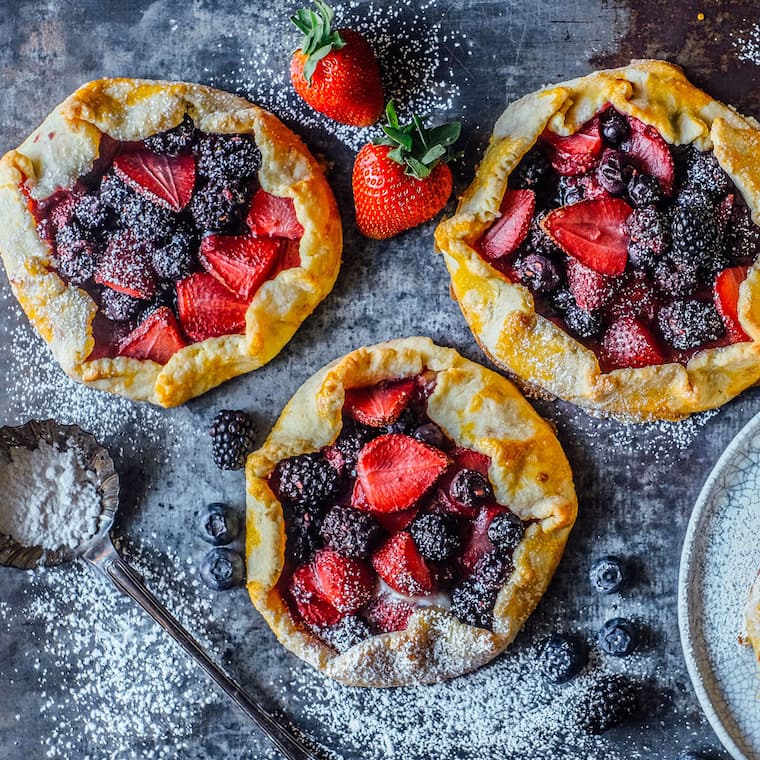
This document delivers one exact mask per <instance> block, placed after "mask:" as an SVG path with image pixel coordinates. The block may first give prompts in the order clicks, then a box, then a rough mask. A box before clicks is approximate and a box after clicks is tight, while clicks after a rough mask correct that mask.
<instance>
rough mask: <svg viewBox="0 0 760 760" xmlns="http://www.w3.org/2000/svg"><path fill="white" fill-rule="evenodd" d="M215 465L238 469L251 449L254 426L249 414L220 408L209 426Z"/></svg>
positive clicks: (221, 467)
mask: <svg viewBox="0 0 760 760" xmlns="http://www.w3.org/2000/svg"><path fill="white" fill-rule="evenodd" d="M209 434H210V435H211V443H212V451H213V455H214V462H215V463H216V466H217V467H219V468H220V469H222V470H239V469H241V468H242V467H243V465H244V464H245V460H246V457H247V456H248V454H249V453H250V452H251V450H252V449H253V436H254V427H253V420H251V418H250V416H249V415H248V414H246V413H245V412H243V411H241V410H235V409H222V410H221V411H220V412H219V413H218V414H217V415H216V417H214V419H213V420H212V422H211V427H210V428H209Z"/></svg>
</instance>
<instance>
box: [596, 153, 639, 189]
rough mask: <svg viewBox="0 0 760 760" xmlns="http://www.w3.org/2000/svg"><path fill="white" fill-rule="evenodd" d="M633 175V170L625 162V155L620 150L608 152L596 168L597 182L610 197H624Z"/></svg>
mask: <svg viewBox="0 0 760 760" xmlns="http://www.w3.org/2000/svg"><path fill="white" fill-rule="evenodd" d="M631 174H632V169H631V167H630V166H629V165H628V164H627V163H626V161H625V153H623V152H622V151H620V150H606V151H605V152H604V155H603V156H602V160H601V161H600V162H599V166H597V168H596V178H597V181H598V182H599V184H600V185H601V186H602V187H603V188H604V189H605V190H606V191H607V192H608V193H609V194H610V195H622V194H623V193H624V192H625V189H626V187H627V186H628V181H629V180H630V178H631Z"/></svg>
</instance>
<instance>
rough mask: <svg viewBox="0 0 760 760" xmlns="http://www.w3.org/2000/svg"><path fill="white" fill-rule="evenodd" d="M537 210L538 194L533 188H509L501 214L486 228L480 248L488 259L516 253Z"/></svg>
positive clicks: (500, 210) (503, 201)
mask: <svg viewBox="0 0 760 760" xmlns="http://www.w3.org/2000/svg"><path fill="white" fill-rule="evenodd" d="M535 210H536V194H535V193H534V192H533V191H532V190H507V192H506V193H504V199H503V200H502V202H501V208H500V209H499V213H500V214H501V216H500V217H499V218H498V219H497V220H496V221H495V222H494V223H493V224H492V225H491V226H490V227H489V228H488V229H487V230H486V233H485V234H484V235H483V238H482V239H481V241H480V250H481V252H482V253H483V255H484V256H485V257H486V258H488V259H491V260H493V259H500V258H502V257H503V256H508V255H509V254H511V253H514V252H515V251H516V250H517V249H518V248H519V247H520V245H521V243H522V242H523V240H525V236H526V235H527V234H528V230H529V229H530V222H531V219H533V212H534V211H535Z"/></svg>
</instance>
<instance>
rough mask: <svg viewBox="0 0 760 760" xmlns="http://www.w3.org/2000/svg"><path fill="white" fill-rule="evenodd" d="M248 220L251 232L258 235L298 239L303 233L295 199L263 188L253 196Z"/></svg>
mask: <svg viewBox="0 0 760 760" xmlns="http://www.w3.org/2000/svg"><path fill="white" fill-rule="evenodd" d="M247 221H248V227H249V229H250V230H251V233H252V234H253V235H256V236H257V237H281V238H287V239H288V240H298V239H299V238H300V237H301V236H302V235H303V226H302V225H301V222H299V221H298V217H297V216H296V207H295V205H294V203H293V199H292V198H283V197H281V196H279V195H271V194H270V193H267V192H266V191H264V190H261V189H259V190H257V191H256V194H255V195H254V196H253V200H252V201H251V208H250V211H249V212H248V219H247Z"/></svg>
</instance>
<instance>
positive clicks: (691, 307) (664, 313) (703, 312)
mask: <svg viewBox="0 0 760 760" xmlns="http://www.w3.org/2000/svg"><path fill="white" fill-rule="evenodd" d="M657 323H658V325H659V327H660V331H661V332H662V336H663V338H665V341H666V342H667V343H668V344H669V345H671V346H672V347H673V348H675V349H677V350H679V351H687V350H688V349H690V348H697V347H698V346H701V345H702V344H703V343H709V342H711V341H714V340H718V338H720V337H722V336H723V334H724V333H725V331H726V328H725V325H724V324H723V320H722V319H721V316H720V314H719V313H718V310H717V309H716V308H715V306H714V305H713V304H712V303H711V302H708V301H693V300H689V301H673V302H672V303H669V304H667V305H665V306H663V307H662V308H661V309H660V310H659V312H658V313H657Z"/></svg>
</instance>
